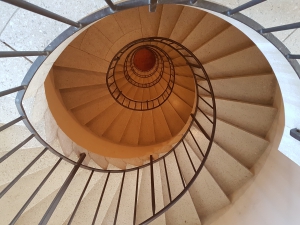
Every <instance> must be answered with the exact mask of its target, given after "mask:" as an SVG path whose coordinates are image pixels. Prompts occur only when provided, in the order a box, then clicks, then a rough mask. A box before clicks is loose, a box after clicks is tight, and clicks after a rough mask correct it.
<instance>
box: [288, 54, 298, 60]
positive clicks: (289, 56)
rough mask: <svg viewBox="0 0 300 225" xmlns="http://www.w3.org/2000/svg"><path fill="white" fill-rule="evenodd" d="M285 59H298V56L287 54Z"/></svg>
mask: <svg viewBox="0 0 300 225" xmlns="http://www.w3.org/2000/svg"><path fill="white" fill-rule="evenodd" d="M286 58H287V59H300V55H293V54H287V55H286Z"/></svg>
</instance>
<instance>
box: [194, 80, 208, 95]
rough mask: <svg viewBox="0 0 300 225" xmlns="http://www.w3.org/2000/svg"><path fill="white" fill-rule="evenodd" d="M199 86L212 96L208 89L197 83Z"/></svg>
mask: <svg viewBox="0 0 300 225" xmlns="http://www.w3.org/2000/svg"><path fill="white" fill-rule="evenodd" d="M197 86H198V87H200V88H202V89H203V90H204V91H206V92H207V93H208V94H210V95H211V92H210V91H209V90H207V89H206V88H204V87H202V86H201V85H200V84H198V83H197Z"/></svg>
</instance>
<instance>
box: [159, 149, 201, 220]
mask: <svg viewBox="0 0 300 225" xmlns="http://www.w3.org/2000/svg"><path fill="white" fill-rule="evenodd" d="M165 162H166V169H167V172H166V171H165V167H164V162H163V160H161V161H160V162H159V166H160V174H161V182H162V191H163V200H164V204H165V205H167V204H168V203H169V202H170V199H169V193H168V186H167V178H166V173H167V174H168V180H169V184H170V192H171V193H170V194H171V198H172V199H174V198H175V197H177V195H178V194H179V193H180V192H181V191H183V188H184V187H183V185H182V181H181V178H180V173H179V170H178V168H177V165H176V160H175V157H174V155H173V154H171V155H169V156H167V157H166V160H165ZM165 216H166V224H184V223H187V224H201V222H200V218H199V216H198V214H197V211H196V209H195V206H194V203H193V201H192V198H191V196H190V193H189V192H186V193H185V195H184V196H182V197H181V198H180V200H179V201H178V202H177V203H176V204H175V205H173V207H172V208H170V209H169V210H168V211H167V212H166V213H165Z"/></svg>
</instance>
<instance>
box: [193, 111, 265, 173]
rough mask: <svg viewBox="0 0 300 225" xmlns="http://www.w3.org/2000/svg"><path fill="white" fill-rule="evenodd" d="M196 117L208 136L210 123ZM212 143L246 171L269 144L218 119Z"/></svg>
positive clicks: (198, 116) (202, 117) (199, 115)
mask: <svg viewBox="0 0 300 225" xmlns="http://www.w3.org/2000/svg"><path fill="white" fill-rule="evenodd" d="M196 117H197V120H198V121H199V122H200V124H201V125H202V126H203V127H204V129H205V130H206V132H207V133H208V134H210V132H211V123H210V122H208V120H207V119H206V118H205V117H204V116H203V115H201V114H198V115H197V116H196ZM214 142H215V143H217V144H218V145H219V146H220V147H221V148H223V149H224V150H225V151H226V152H227V153H228V154H230V155H231V156H232V157H234V158H235V159H236V160H238V161H239V162H240V163H241V164H242V165H244V166H245V167H246V168H248V169H250V168H251V167H252V166H253V165H254V164H255V162H256V161H257V160H258V159H259V157H260V156H261V155H262V153H263V152H264V151H265V149H266V148H267V146H268V144H269V143H268V141H267V140H265V139H263V138H261V137H259V136H256V135H254V134H251V133H249V132H246V131H244V130H242V129H240V128H238V127H236V126H233V125H231V124H229V123H227V122H225V121H222V120H220V119H218V120H217V127H216V133H215V138H214Z"/></svg>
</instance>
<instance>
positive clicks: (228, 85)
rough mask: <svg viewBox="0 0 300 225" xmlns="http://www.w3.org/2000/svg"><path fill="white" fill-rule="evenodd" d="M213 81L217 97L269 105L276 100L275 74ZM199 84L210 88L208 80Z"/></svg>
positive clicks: (203, 91)
mask: <svg viewBox="0 0 300 225" xmlns="http://www.w3.org/2000/svg"><path fill="white" fill-rule="evenodd" d="M211 83H212V86H213V90H214V94H215V96H216V97H221V98H227V99H232V100H238V101H242V102H247V103H254V104H263V105H269V106H271V105H272V104H273V101H274V91H275V87H276V78H275V77H274V75H273V74H262V75H258V76H240V77H226V78H220V79H213V80H211ZM199 84H200V85H201V86H202V87H204V88H206V89H208V85H207V83H206V82H204V81H200V82H199ZM198 90H199V93H200V94H201V95H208V93H207V92H206V91H205V90H202V89H201V88H200V87H198Z"/></svg>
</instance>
